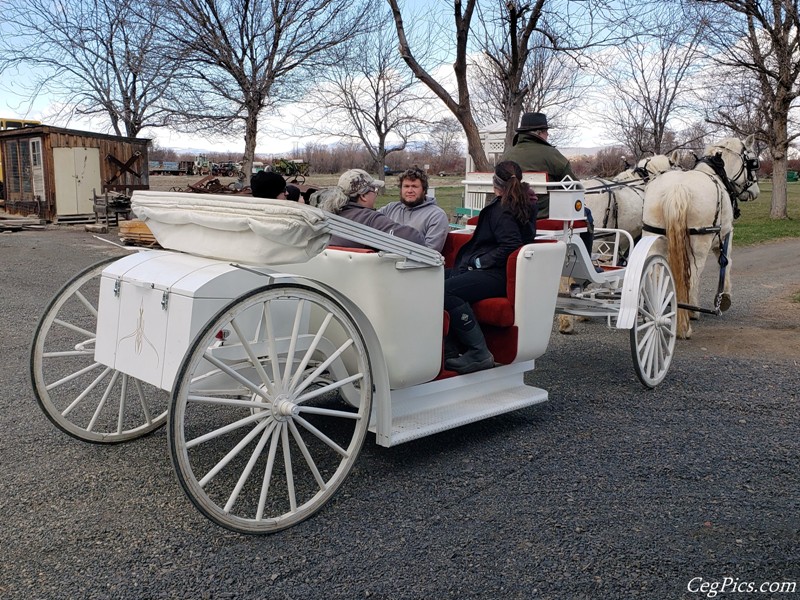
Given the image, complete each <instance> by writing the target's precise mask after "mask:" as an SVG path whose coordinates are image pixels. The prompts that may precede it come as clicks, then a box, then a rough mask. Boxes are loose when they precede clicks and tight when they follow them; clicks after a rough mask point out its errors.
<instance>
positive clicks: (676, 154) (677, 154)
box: [669, 149, 681, 165]
mask: <svg viewBox="0 0 800 600" xmlns="http://www.w3.org/2000/svg"><path fill="white" fill-rule="evenodd" d="M669 162H670V164H671V165H677V164H679V163H680V162H681V151H680V150H677V149H676V150H673V151H672V152H671V153H670V155H669Z"/></svg>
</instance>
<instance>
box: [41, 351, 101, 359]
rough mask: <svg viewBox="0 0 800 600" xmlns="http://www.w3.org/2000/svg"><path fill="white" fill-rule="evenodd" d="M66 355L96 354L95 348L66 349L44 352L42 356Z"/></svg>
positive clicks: (59, 356) (55, 356)
mask: <svg viewBox="0 0 800 600" xmlns="http://www.w3.org/2000/svg"><path fill="white" fill-rule="evenodd" d="M64 356H94V350H64V351H62V352H42V358H62V357H64Z"/></svg>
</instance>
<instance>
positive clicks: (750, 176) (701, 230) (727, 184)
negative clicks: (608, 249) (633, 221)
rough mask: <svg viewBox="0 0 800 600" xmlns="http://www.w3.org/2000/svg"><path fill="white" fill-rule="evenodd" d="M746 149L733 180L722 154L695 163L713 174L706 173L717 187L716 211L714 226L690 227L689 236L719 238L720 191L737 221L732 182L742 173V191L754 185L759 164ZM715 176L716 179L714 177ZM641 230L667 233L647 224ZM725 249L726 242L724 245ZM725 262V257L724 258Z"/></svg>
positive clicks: (721, 254)
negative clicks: (725, 193) (708, 169)
mask: <svg viewBox="0 0 800 600" xmlns="http://www.w3.org/2000/svg"><path fill="white" fill-rule="evenodd" d="M745 152H746V149H745V150H743V152H742V154H741V155H740V157H741V159H742V165H741V167H740V168H739V172H738V173H736V175H734V177H733V179H731V178H730V177H728V174H727V173H726V172H725V161H723V160H722V153H721V152H717V153H716V154H714V155H713V156H704V157H702V158H699V159H698V160H697V163H698V164H699V163H703V164H706V165H708V166H709V167H710V168H711V170H712V171H713V172H714V174H713V175H712V174H711V173H706V175H708V177H709V178H710V179H711V181H713V182H714V185H715V186H716V187H717V210H716V212H715V213H714V224H713V225H711V226H707V227H690V228H689V235H707V234H709V233H714V234H716V235H717V236H719V232H720V231H721V229H722V227H721V226H720V225H719V224H718V223H717V221H718V219H719V212H720V209H721V208H722V206H721V203H722V189H723V188H724V190H725V191H726V192H727V193H728V198H729V199H730V201H731V206H732V208H733V218H734V219H738V218H739V215H740V214H741V211H740V210H739V194H740V193H741V192H738V191H737V190H736V184H735V183H734V181H736V180H737V179H739V177H740V176H741V175H742V173H744V174H745V186H744V187H743V188H742V191H744V190H746V189H747V188H748V187H750V186H751V185H753V183H755V181H756V180H757V179H756V176H755V173H756V172H757V171H758V167H759V163H758V158H748V157H747V156H746V154H745ZM696 166H697V164H695V167H696ZM701 173H705V171H701ZM714 175H716V177H714ZM642 230H643V231H648V232H650V233H657V234H659V235H666V233H667V231H666V230H665V229H664V228H663V227H654V226H652V225H648V224H647V223H643V224H642ZM722 245H723V244H722V240H720V246H721V247H722ZM724 246H725V247H727V241H726V243H725V245H724ZM722 260H723V253H720V264H721V262H722ZM725 260H726V261H727V257H726V258H725Z"/></svg>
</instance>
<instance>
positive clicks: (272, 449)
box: [256, 431, 278, 521]
mask: <svg viewBox="0 0 800 600" xmlns="http://www.w3.org/2000/svg"><path fill="white" fill-rule="evenodd" d="M277 448H278V432H277V431H273V432H272V443H271V444H270V445H269V454H268V455H267V466H266V467H265V468H264V479H263V481H262V482H261V494H260V495H259V497H258V509H257V510H256V520H257V521H260V520H261V519H263V518H264V505H265V504H266V502H267V494H268V493H269V482H270V481H271V480H272V468H273V467H274V466H275V453H276V452H277Z"/></svg>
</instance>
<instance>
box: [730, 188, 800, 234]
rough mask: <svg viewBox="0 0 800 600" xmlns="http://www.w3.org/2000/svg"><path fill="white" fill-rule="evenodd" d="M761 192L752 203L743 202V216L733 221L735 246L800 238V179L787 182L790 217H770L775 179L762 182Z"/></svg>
mask: <svg viewBox="0 0 800 600" xmlns="http://www.w3.org/2000/svg"><path fill="white" fill-rule="evenodd" d="M758 185H759V188H761V194H760V195H759V197H758V199H757V200H755V201H753V202H740V203H739V209H740V210H741V211H742V214H741V216H740V217H739V218H738V219H736V222H735V223H734V233H733V243H734V246H749V245H751V244H758V243H761V242H768V241H770V240H776V239H780V238H791V237H800V182H792V183H788V184H787V188H788V198H787V212H788V213H789V218H788V219H780V220H775V219H770V217H769V210H770V203H771V202H772V182H771V181H763V182H759V184H758Z"/></svg>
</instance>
